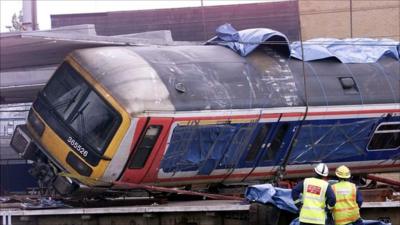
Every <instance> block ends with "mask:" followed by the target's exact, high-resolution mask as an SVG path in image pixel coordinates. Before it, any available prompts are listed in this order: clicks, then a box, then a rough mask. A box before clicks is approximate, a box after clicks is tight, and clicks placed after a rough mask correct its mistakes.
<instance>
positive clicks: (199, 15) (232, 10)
mask: <svg viewBox="0 0 400 225" xmlns="http://www.w3.org/2000/svg"><path fill="white" fill-rule="evenodd" d="M298 18H299V16H298V3H297V1H293V0H291V1H286V0H282V1H278V2H266V3H253V4H240V5H222V6H205V7H203V8H202V7H187V8H171V9H153V10H134V11H120V12H104V13H85V14H65V15H52V16H51V26H52V27H53V28H56V27H61V26H69V25H78V24H95V26H96V31H97V34H99V35H119V34H129V33H140V32H145V31H155V30H171V32H172V36H173V39H174V40H176V41H205V40H208V39H210V38H211V37H213V36H214V35H215V30H216V28H217V27H218V26H220V25H222V24H224V23H230V24H232V25H233V27H235V28H236V29H237V30H243V29H248V28H259V27H266V28H271V29H275V30H278V31H280V32H282V33H284V34H285V35H287V36H288V38H289V39H290V40H291V41H294V40H298V38H299V30H298V27H299V26H298V24H299V22H298Z"/></svg>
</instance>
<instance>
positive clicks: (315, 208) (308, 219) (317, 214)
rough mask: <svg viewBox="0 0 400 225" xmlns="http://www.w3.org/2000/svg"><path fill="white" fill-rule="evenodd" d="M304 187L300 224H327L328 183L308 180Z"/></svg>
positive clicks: (316, 179)
mask: <svg viewBox="0 0 400 225" xmlns="http://www.w3.org/2000/svg"><path fill="white" fill-rule="evenodd" d="M303 186H304V187H303V206H302V207H301V210H300V217H299V220H300V222H303V223H312V224H325V219H326V213H325V201H326V197H325V194H326V189H327V188H328V182H326V181H324V180H321V179H318V178H306V179H305V180H304V185H303Z"/></svg>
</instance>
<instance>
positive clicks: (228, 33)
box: [207, 23, 289, 56]
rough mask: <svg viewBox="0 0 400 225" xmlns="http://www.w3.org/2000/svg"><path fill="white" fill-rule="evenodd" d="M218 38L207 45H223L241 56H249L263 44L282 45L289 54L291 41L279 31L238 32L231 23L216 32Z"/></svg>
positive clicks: (256, 30)
mask: <svg viewBox="0 0 400 225" xmlns="http://www.w3.org/2000/svg"><path fill="white" fill-rule="evenodd" d="M216 32H217V36H216V37H213V38H212V39H211V40H209V41H207V44H217V45H223V46H226V47H229V48H231V49H232V50H234V51H235V52H237V53H239V54H240V55H241V56H247V55H248V54H250V53H251V52H252V51H254V50H255V49H256V48H257V47H258V46H259V45H260V44H262V43H268V42H271V43H281V44H282V45H286V46H287V48H288V52H289V41H288V39H287V37H286V36H285V35H284V34H282V33H281V32H279V31H276V30H272V29H268V28H255V29H246V30H241V31H237V30H235V28H233V27H232V26H231V25H230V24H229V23H226V24H224V25H221V26H219V27H218V28H217V30H216Z"/></svg>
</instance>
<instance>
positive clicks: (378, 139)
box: [368, 122, 400, 151]
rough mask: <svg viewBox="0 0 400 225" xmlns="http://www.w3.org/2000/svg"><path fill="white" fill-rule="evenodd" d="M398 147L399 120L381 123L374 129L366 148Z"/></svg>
mask: <svg viewBox="0 0 400 225" xmlns="http://www.w3.org/2000/svg"><path fill="white" fill-rule="evenodd" d="M399 147H400V122H386V123H381V124H379V126H378V127H377V128H376V129H375V132H374V134H373V135H372V138H371V141H370V142H369V144H368V150H370V151H379V150H394V149H397V148H399Z"/></svg>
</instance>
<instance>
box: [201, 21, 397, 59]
mask: <svg viewBox="0 0 400 225" xmlns="http://www.w3.org/2000/svg"><path fill="white" fill-rule="evenodd" d="M216 33H217V36H215V37H213V38H212V39H211V40H209V41H208V42H207V43H206V44H217V45H222V46H226V47H229V48H230V49H232V50H233V51H235V52H237V53H238V54H240V55H241V56H247V55H248V54H250V53H251V52H252V51H254V50H255V49H256V48H257V47H258V46H259V45H261V44H265V43H267V44H268V43H270V44H272V45H273V46H277V45H284V46H285V47H286V48H287V49H288V50H287V51H288V52H289V51H290V56H291V57H293V58H296V59H299V60H303V57H302V56H303V54H304V61H312V60H319V59H325V58H331V57H333V58H337V59H338V60H339V61H340V62H342V63H374V62H376V61H378V60H379V59H380V58H381V57H382V56H384V55H387V56H390V57H393V58H395V59H397V60H399V59H400V43H399V42H398V41H394V40H391V39H386V38H384V39H372V38H349V39H343V40H340V39H335V38H316V39H311V40H308V41H304V42H303V43H302V44H301V42H299V41H295V42H293V43H292V44H290V45H289V41H288V39H287V37H286V36H285V35H284V34H282V33H281V32H279V31H276V30H272V29H268V28H255V29H246V30H241V31H237V30H235V28H233V27H232V26H231V25H230V24H224V25H221V26H219V27H218V28H217V30H216ZM302 48H303V50H302ZM288 55H289V54H288Z"/></svg>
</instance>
